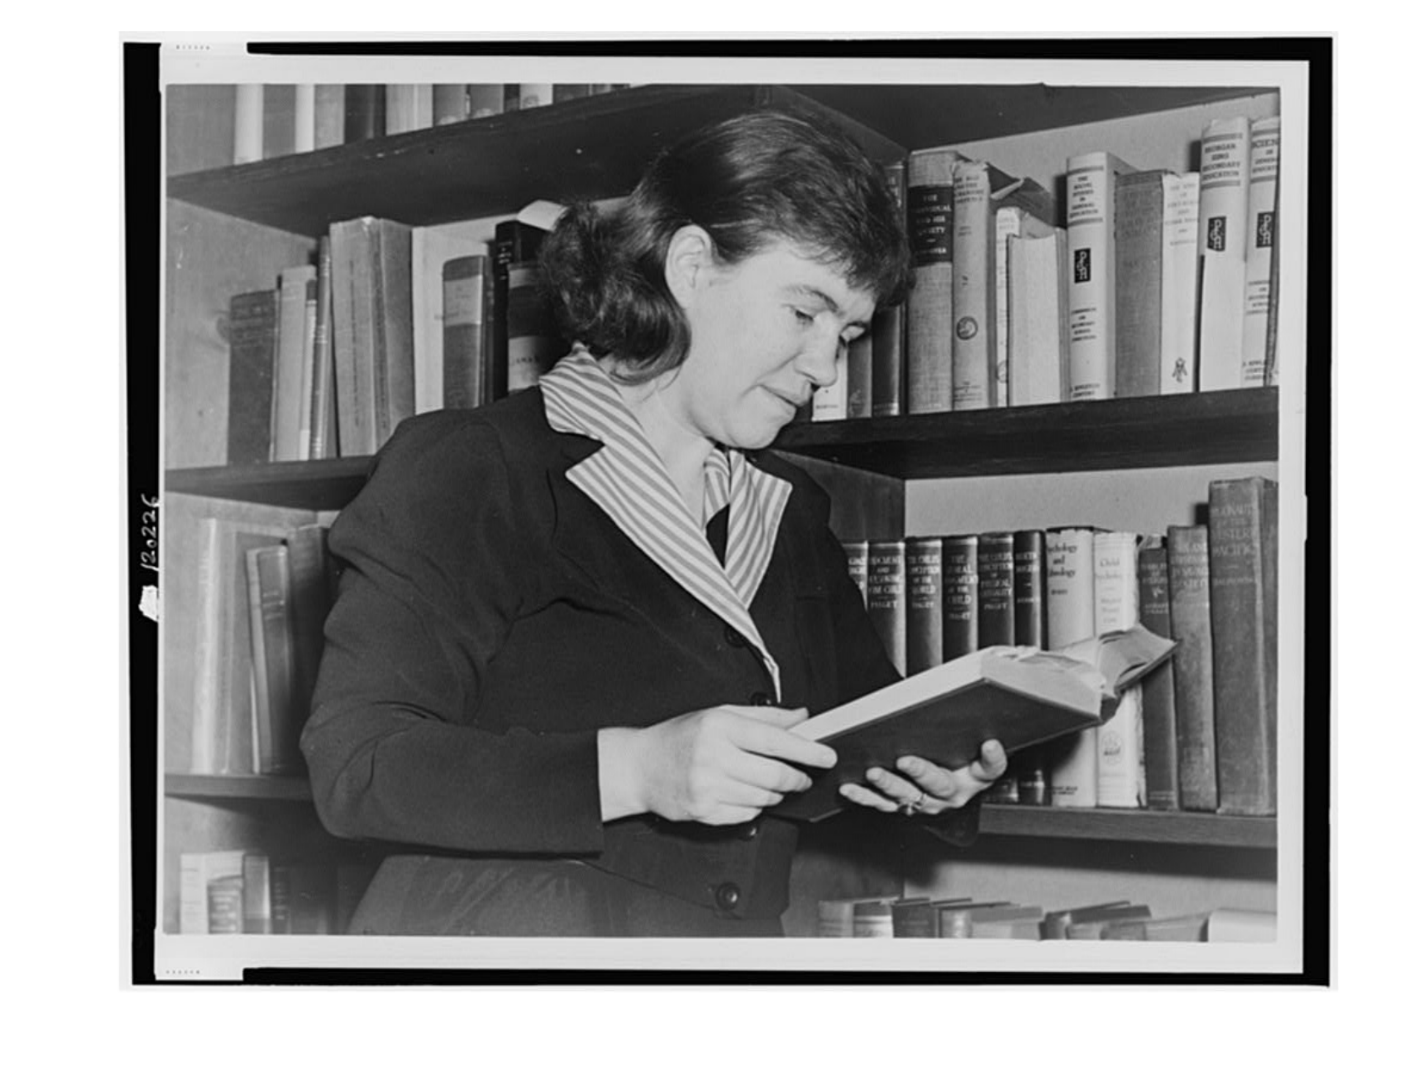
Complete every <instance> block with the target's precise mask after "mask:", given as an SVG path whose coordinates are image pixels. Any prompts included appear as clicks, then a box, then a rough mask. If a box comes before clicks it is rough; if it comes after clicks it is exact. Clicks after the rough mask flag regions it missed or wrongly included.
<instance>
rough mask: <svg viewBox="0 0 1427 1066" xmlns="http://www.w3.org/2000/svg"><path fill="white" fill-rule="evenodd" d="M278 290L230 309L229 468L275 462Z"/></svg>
mask: <svg viewBox="0 0 1427 1066" xmlns="http://www.w3.org/2000/svg"><path fill="white" fill-rule="evenodd" d="M277 334H278V303H277V290H276V289H261V290H258V291H256V292H244V293H239V294H238V295H236V296H234V297H233V298H232V299H231V300H230V301H229V304H228V463H229V465H232V466H236V465H238V464H241V463H265V462H267V461H268V460H269V459H270V458H271V457H272V421H273V394H274V381H273V377H274V371H275V368H276V363H277Z"/></svg>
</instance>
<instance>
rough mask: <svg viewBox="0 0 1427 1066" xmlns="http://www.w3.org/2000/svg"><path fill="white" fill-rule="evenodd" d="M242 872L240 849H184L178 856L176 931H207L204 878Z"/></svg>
mask: <svg viewBox="0 0 1427 1066" xmlns="http://www.w3.org/2000/svg"><path fill="white" fill-rule="evenodd" d="M242 873H243V852H242V851H195V852H188V851H185V852H183V853H182V854H180V855H179V857H178V931H179V932H180V933H182V934H184V935H185V936H194V935H202V936H207V935H208V882H209V881H212V880H214V879H216V878H219V877H237V876H241V874H242Z"/></svg>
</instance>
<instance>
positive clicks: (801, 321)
mask: <svg viewBox="0 0 1427 1066" xmlns="http://www.w3.org/2000/svg"><path fill="white" fill-rule="evenodd" d="M792 311H793V317H794V318H796V319H797V320H798V325H800V326H811V325H812V324H813V322H814V321H815V319H814V317H813V316H812V315H810V314H808V312H806V311H802V310H799V309H798V308H796V307H794V308H792Z"/></svg>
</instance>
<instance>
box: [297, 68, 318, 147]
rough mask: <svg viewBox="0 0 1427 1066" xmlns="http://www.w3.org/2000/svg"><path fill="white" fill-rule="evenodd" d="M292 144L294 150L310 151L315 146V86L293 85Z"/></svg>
mask: <svg viewBox="0 0 1427 1066" xmlns="http://www.w3.org/2000/svg"><path fill="white" fill-rule="evenodd" d="M294 88H295V91H296V99H295V100H294V116H295V121H294V122H293V133H292V136H293V145H292V150H293V151H294V152H310V151H312V150H313V149H314V148H316V147H317V86H316V85H311V84H308V85H297V86H295V87H294Z"/></svg>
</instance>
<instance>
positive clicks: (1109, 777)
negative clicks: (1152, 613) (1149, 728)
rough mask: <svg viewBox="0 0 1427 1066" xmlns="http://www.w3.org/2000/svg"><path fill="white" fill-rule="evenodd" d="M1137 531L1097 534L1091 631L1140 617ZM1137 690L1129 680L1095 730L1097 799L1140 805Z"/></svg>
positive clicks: (1141, 782) (1116, 626)
mask: <svg viewBox="0 0 1427 1066" xmlns="http://www.w3.org/2000/svg"><path fill="white" fill-rule="evenodd" d="M1138 554H1139V548H1138V537H1137V536H1136V535H1135V534H1134V533H1126V532H1122V531H1119V530H1101V531H1100V532H1097V533H1096V534H1095V632H1096V633H1102V632H1113V631H1115V630H1120V629H1126V628H1128V627H1130V626H1133V625H1137V624H1138V623H1139V606H1140V586H1139V577H1138V574H1137V572H1136V569H1137V568H1136V562H1137V556H1138ZM1141 693H1142V690H1141V688H1140V686H1138V685H1132V686H1130V687H1129V688H1127V689H1125V691H1124V692H1123V693H1122V694H1121V696H1120V706H1119V708H1118V709H1117V710H1116V712H1115V714H1114V716H1113V717H1111V718H1110V719H1109V720H1108V721H1107V722H1106V723H1105V724H1104V725H1103V726H1101V727H1100V728H1099V729H1098V730H1096V753H1095V755H1096V763H1095V805H1096V806H1097V807H1128V808H1135V807H1143V806H1144V803H1145V781H1144V769H1145V760H1144V724H1143V719H1142V715H1141Z"/></svg>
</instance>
